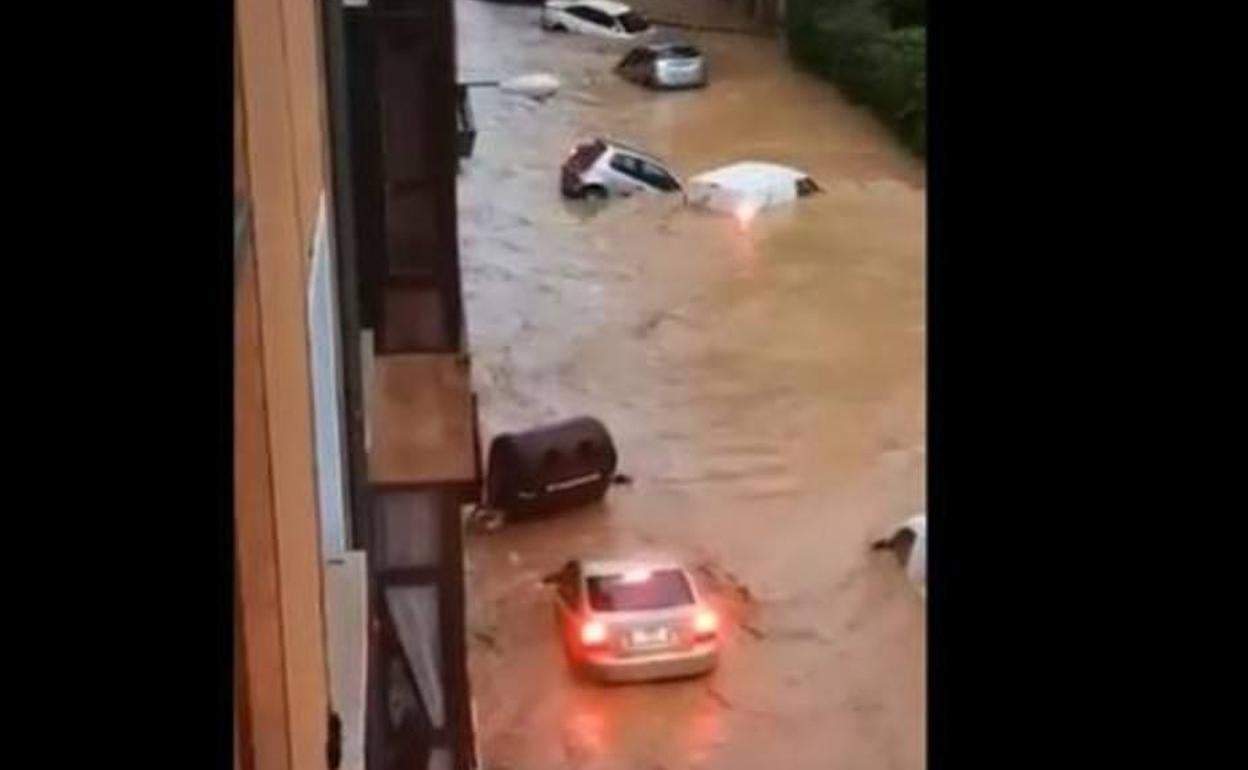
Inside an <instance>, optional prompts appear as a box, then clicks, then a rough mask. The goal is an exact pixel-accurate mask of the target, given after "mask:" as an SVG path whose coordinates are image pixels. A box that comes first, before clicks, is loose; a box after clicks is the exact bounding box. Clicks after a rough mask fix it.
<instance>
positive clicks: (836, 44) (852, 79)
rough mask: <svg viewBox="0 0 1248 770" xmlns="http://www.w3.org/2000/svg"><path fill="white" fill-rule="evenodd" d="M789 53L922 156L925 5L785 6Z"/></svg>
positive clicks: (908, 0) (816, 0)
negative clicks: (830, 82) (864, 107)
mask: <svg viewBox="0 0 1248 770" xmlns="http://www.w3.org/2000/svg"><path fill="white" fill-rule="evenodd" d="M786 16H787V20H786V26H787V28H788V29H787V31H788V38H789V50H790V52H791V53H792V55H793V57H794V58H795V59H796V60H797V61H798V62H799V63H800V64H801V65H802V66H804V67H806V68H808V69H810V70H812V71H813V72H816V73H818V74H820V75H822V76H823V77H826V78H828V79H829V80H831V81H833V82H834V83H836V84H837V85H839V86H840V87H841V89H842V90H843V91H844V92H845V94H846V96H848V97H849V98H850V99H852V100H853V101H855V102H858V103H861V104H865V105H866V106H867V107H869V108H870V109H871V110H872V111H873V112H875V114H876V115H878V116H879V117H880V119H881V120H883V121H884V122H885V123H887V124H888V125H889V126H892V127H893V128H894V129H895V130H896V131H897V133H898V134H899V136H900V137H901V140H902V141H903V142H905V144H906V145H907V146H909V147H911V148H912V149H913V150H915V151H916V152H918V153H920V154H923V153H925V152H926V151H927V120H926V117H927V63H926V62H927V59H926V56H927V27H926V23H927V2H926V0H789V3H788V8H787V11H786Z"/></svg>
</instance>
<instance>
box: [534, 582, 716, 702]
mask: <svg viewBox="0 0 1248 770" xmlns="http://www.w3.org/2000/svg"><path fill="white" fill-rule="evenodd" d="M543 582H544V583H546V584H548V585H554V586H555V597H554V603H555V621H556V623H557V624H558V626H559V631H560V635H561V636H562V638H563V644H564V650H565V652H566V653H567V656H568V660H569V662H570V663H571V664H572V666H573V668H574V669H575V670H577V671H580V672H583V673H585V674H588V675H590V676H591V677H593V678H595V679H599V680H602V681H609V682H623V681H640V680H654V679H675V678H681V677H689V676H697V675H700V674H705V673H707V672H709V671H710V670H712V669H713V668H715V666H716V665H717V664H718V663H719V619H718V616H717V615H716V613H715V611H714V610H713V609H711V607H710V606H708V605H707V603H706V602H705V601H703V599H702V597H701V596H700V594H699V593H698V589H697V587H696V585H695V584H694V581H693V578H691V577H690V575H689V573H688V571H687V570H685V568H684V567H682V566H680V565H679V564H677V563H675V562H670V561H644V562H637V561H588V560H575V561H570V562H568V563H567V564H566V565H564V567H563V569H561V570H559V571H558V572H554V573H552V574H550V575H547V576H546V577H545V578H543Z"/></svg>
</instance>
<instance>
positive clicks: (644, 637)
mask: <svg viewBox="0 0 1248 770" xmlns="http://www.w3.org/2000/svg"><path fill="white" fill-rule="evenodd" d="M629 641H630V643H631V644H632V646H633V647H662V646H664V645H666V644H667V643H668V636H667V629H666V628H652V629H650V630H646V629H644V628H642V629H638V630H636V631H634V632H633V633H632V635H631V636H630V637H629Z"/></svg>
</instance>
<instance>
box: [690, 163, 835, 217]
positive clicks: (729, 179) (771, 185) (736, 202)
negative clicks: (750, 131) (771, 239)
mask: <svg viewBox="0 0 1248 770" xmlns="http://www.w3.org/2000/svg"><path fill="white" fill-rule="evenodd" d="M818 191H819V185H817V184H815V180H813V179H811V178H810V176H809V175H808V174H807V173H806V172H804V171H799V170H797V169H795V168H789V167H788V166H781V165H778V164H776V163H761V162H758V161H745V162H742V163H733V164H732V165H730V166H724V167H722V168H717V169H714V170H711V171H707V172H706V173H703V174H698V175H697V176H695V177H693V178H691V179H690V180H689V189H688V192H687V198H688V201H689V203H691V204H693V205H695V206H701V207H703V208H707V209H710V210H712V211H718V212H721V213H724V214H732V215H734V216H736V217H737V218H738V219H741V220H743V221H748V220H749V219H751V218H753V216H754V214H756V213H758V212H759V211H761V210H762V209H765V208H768V207H771V206H779V205H782V204H785V203H789V202H791V201H794V200H797V199H798V198H801V197H805V196H807V195H811V194H813V193H816V192H818Z"/></svg>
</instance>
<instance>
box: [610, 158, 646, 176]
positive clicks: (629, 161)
mask: <svg viewBox="0 0 1248 770" xmlns="http://www.w3.org/2000/svg"><path fill="white" fill-rule="evenodd" d="M611 168H613V169H615V170H616V171H619V172H620V173H621V174H628V175H629V176H631V177H633V178H634V179H642V172H641V161H640V160H638V159H637V158H634V157H633V156H632V155H625V154H624V153H622V152H617V153H616V154H615V157H613V158H611Z"/></svg>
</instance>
